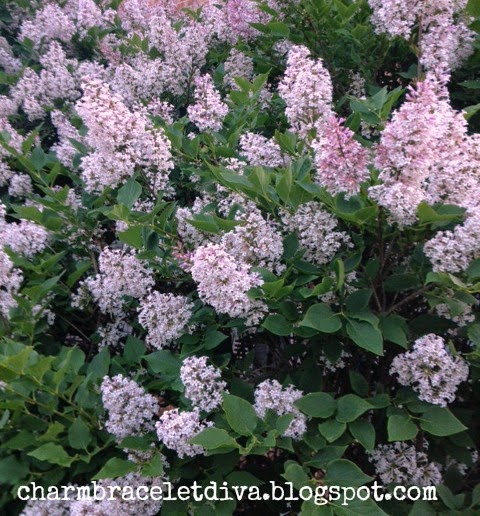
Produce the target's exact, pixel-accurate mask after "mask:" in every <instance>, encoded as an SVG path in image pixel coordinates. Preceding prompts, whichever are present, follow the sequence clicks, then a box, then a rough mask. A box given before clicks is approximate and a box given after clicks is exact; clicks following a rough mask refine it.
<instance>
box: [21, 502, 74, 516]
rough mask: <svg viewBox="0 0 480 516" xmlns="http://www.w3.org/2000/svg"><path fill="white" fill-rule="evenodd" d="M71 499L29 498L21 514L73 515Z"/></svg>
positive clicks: (31, 515)
mask: <svg viewBox="0 0 480 516" xmlns="http://www.w3.org/2000/svg"><path fill="white" fill-rule="evenodd" d="M71 505H72V502H71V500H48V499H45V500H29V501H28V502H27V504H26V505H25V507H24V509H23V511H22V512H21V513H20V516H71V512H70V510H71Z"/></svg>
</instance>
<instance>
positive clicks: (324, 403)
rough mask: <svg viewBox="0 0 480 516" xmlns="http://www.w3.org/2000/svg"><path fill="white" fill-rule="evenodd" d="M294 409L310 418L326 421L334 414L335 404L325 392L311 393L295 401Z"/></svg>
mask: <svg viewBox="0 0 480 516" xmlns="http://www.w3.org/2000/svg"><path fill="white" fill-rule="evenodd" d="M293 404H294V405H295V407H297V408H298V409H300V410H301V411H302V412H303V413H304V414H307V416H310V417H321V418H322V419H326V418H328V417H330V416H331V415H332V414H333V413H334V412H335V407H336V402H335V400H334V399H333V398H332V396H330V394H327V393H325V392H311V393H310V394H307V395H305V396H303V397H302V398H300V399H298V400H296V401H295V402H294V403H293Z"/></svg>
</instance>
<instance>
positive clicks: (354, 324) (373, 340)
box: [347, 319, 383, 356]
mask: <svg viewBox="0 0 480 516" xmlns="http://www.w3.org/2000/svg"><path fill="white" fill-rule="evenodd" d="M347 333H348V336H349V337H350V338H351V339H352V340H353V342H355V344H357V345H358V346H360V347H361V348H363V349H366V350H367V351H371V352H372V353H375V354H376V355H380V356H383V338H382V334H381V332H380V330H379V329H378V328H375V327H374V326H373V325H372V324H371V323H370V322H368V321H355V320H354V319H348V321H347Z"/></svg>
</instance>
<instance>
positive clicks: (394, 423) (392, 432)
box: [387, 415, 418, 441]
mask: <svg viewBox="0 0 480 516" xmlns="http://www.w3.org/2000/svg"><path fill="white" fill-rule="evenodd" d="M387 431H388V440H389V441H409V440H411V439H415V437H416V436H417V433H418V428H417V425H415V423H413V421H412V420H411V419H410V418H408V417H406V416H403V415H393V416H390V417H389V418H388V424H387Z"/></svg>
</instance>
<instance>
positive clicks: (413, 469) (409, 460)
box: [369, 442, 442, 486]
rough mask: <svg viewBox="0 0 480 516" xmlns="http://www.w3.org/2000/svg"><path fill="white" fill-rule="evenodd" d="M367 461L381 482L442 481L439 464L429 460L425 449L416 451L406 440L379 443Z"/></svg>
mask: <svg viewBox="0 0 480 516" xmlns="http://www.w3.org/2000/svg"><path fill="white" fill-rule="evenodd" d="M369 461H370V462H372V463H373V464H374V466H375V471H376V473H377V475H378V476H379V478H380V480H381V481H382V482H383V484H390V483H394V484H401V485H412V486H413V485H414V486H431V485H438V484H441V483H442V473H441V466H440V465H439V464H437V463H435V462H430V461H429V460H428V456H427V454H426V453H425V451H418V450H417V449H416V448H415V446H413V445H411V444H408V443H406V442H394V443H392V444H380V445H378V446H377V447H376V448H375V449H374V450H373V451H372V452H371V453H370V454H369Z"/></svg>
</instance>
